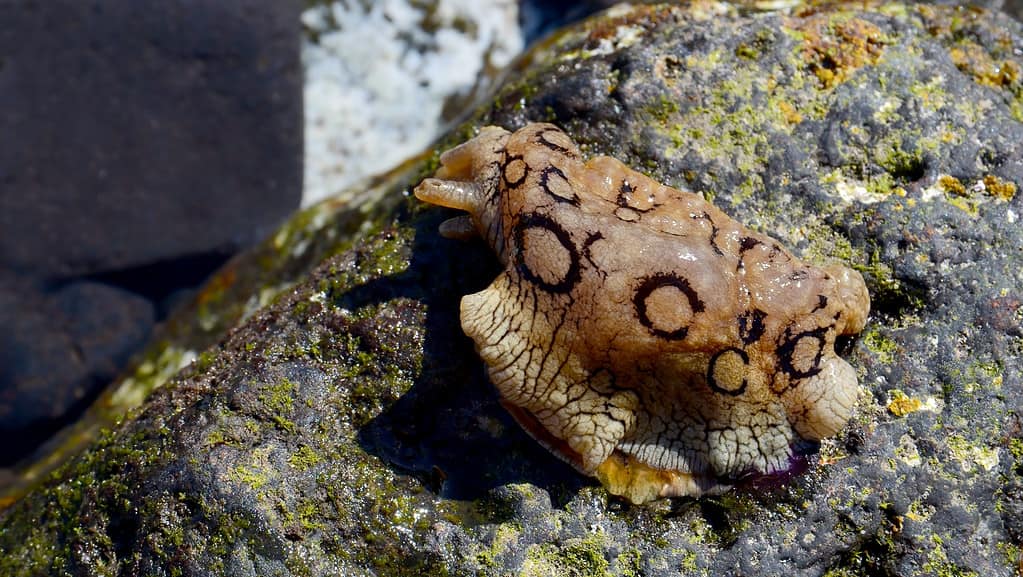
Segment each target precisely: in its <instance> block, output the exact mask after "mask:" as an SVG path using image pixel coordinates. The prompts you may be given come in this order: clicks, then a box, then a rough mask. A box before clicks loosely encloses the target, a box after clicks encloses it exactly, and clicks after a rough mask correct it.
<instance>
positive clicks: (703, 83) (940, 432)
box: [0, 3, 1023, 577]
mask: <svg viewBox="0 0 1023 577" xmlns="http://www.w3.org/2000/svg"><path fill="white" fill-rule="evenodd" d="M858 7H860V5H859V4H857V5H856V7H850V8H842V7H833V8H818V9H815V10H806V11H802V12H800V11H798V10H797V11H795V12H793V13H791V14H783V13H756V12H751V13H743V14H739V13H737V12H735V11H734V10H733V9H732V8H730V7H728V6H726V5H721V4H714V3H698V4H696V5H695V6H694V7H690V8H685V7H678V6H643V7H636V8H633V9H619V10H616V11H614V12H611V13H610V14H607V15H604V16H602V17H599V18H597V19H594V20H590V21H587V22H586V23H583V24H581V25H579V26H576V27H573V28H571V29H568V30H565V31H563V32H561V33H559V35H558V36H556V37H555V38H553V39H551V40H549V41H548V42H546V43H544V44H542V45H541V46H540V47H538V48H536V49H534V51H533V52H532V53H531V55H530V57H529V59H528V61H527V62H526V63H524V65H523V68H522V70H521V71H520V72H519V73H518V74H517V75H515V76H513V77H512V78H510V79H509V81H508V83H507V84H506V85H505V86H504V87H503V88H502V89H501V91H500V92H499V94H498V95H497V96H496V97H495V98H494V100H493V102H492V103H491V104H490V105H489V106H486V107H484V108H483V109H482V110H481V112H480V114H479V115H478V117H477V118H476V119H474V120H473V122H472V123H471V125H466V126H464V127H463V128H462V129H460V130H459V131H456V132H455V133H453V134H451V135H450V136H449V137H448V138H447V139H446V141H445V142H443V143H440V144H439V146H438V149H439V150H444V149H446V148H449V147H450V146H451V145H452V144H454V143H457V142H461V141H463V140H465V139H466V138H467V137H468V136H470V135H471V134H472V126H478V125H483V124H499V125H502V126H505V127H507V128H509V129H511V128H516V127H519V126H522V125H524V124H525V123H526V122H527V121H528V120H548V121H552V122H555V123H557V124H559V125H560V126H562V127H564V128H565V129H566V130H567V131H568V132H569V133H570V134H571V135H572V136H573V137H574V138H575V139H576V140H577V141H579V142H580V143H582V144H583V146H584V152H586V153H593V154H596V153H603V154H610V155H612V156H616V157H618V158H620V159H621V160H623V161H626V162H628V163H629V164H631V165H632V166H634V167H636V168H637V169H640V170H643V171H644V172H648V173H649V174H650V175H651V176H653V177H654V178H657V179H658V180H661V181H664V182H666V183H669V184H671V185H673V186H677V187H681V188H688V189H690V190H693V191H695V192H698V193H701V194H704V195H705V196H707V197H709V198H712V199H713V202H714V203H715V204H716V205H717V206H718V207H719V208H721V209H723V210H725V211H726V212H728V213H729V214H731V215H732V216H733V217H735V218H736V219H738V220H740V221H742V222H745V223H747V225H748V226H751V227H753V228H756V229H759V230H763V231H765V232H768V233H770V234H772V235H773V236H776V237H779V238H780V239H782V240H783V241H784V242H785V243H786V244H788V245H790V246H793V247H794V249H795V252H796V253H797V254H799V255H800V256H801V257H803V258H805V259H808V260H810V261H812V262H827V261H829V260H838V261H841V262H843V263H846V264H848V265H850V266H853V267H855V268H856V269H857V270H859V271H861V272H862V273H863V275H864V278H865V279H866V281H867V285H868V288H869V290H870V292H871V296H872V299H873V302H874V313H873V315H872V317H871V319H870V322H868V325H867V328H866V330H865V332H864V333H863V334H862V335H861V336H860V337H857V338H855V339H852V340H850V341H847V342H845V343H844V344H843V347H842V353H843V355H844V356H845V358H846V359H848V360H849V361H850V363H851V364H852V365H853V366H854V367H856V369H857V372H858V375H859V377H860V382H861V383H862V387H861V388H862V392H861V395H860V399H859V403H858V407H857V414H856V416H855V417H854V418H853V421H852V422H851V423H850V424H849V425H847V426H846V428H845V429H844V430H843V432H842V433H841V434H840V436H839V437H838V438H837V439H834V440H828V441H825V442H823V443H822V444H821V446H819V447H817V448H816V451H813V452H812V453H811V457H810V460H811V463H810V467H809V470H808V471H807V472H806V473H805V474H803V475H801V476H797V477H794V478H791V479H787V480H784V481H783V482H780V483H776V484H772V485H769V486H765V485H761V486H748V487H744V488H741V489H740V490H737V491H733V492H731V493H728V494H726V495H723V496H720V497H715V498H704V499H697V500H692V499H679V500H665V501H660V502H658V503H656V504H654V505H652V506H644V507H635V506H631V505H628V504H627V503H625V502H623V501H621V500H618V499H614V498H609V497H608V495H607V494H606V493H605V492H604V491H603V490H602V489H600V488H599V487H598V486H597V485H596V484H595V483H593V482H591V481H590V480H588V479H585V478H582V477H579V476H578V475H576V474H575V473H573V472H572V470H571V469H570V468H569V467H568V466H567V465H564V464H562V463H560V462H559V461H557V460H556V459H555V458H554V457H552V456H550V455H548V454H547V453H546V452H545V451H543V450H542V449H540V448H539V447H538V446H537V444H536V443H535V442H533V441H532V440H531V439H530V438H529V437H528V436H527V435H526V434H525V433H523V432H522V431H521V430H520V429H519V428H518V427H517V425H515V423H514V422H513V421H512V420H511V419H510V417H508V416H507V415H506V414H505V412H504V411H503V409H501V407H500V406H499V405H498V404H497V401H496V395H495V394H494V393H493V391H492V388H491V386H490V385H489V383H487V381H486V379H485V378H484V375H483V369H482V367H481V363H480V361H479V360H478V358H477V357H476V355H475V354H474V352H473V350H472V346H471V343H470V342H469V341H468V340H467V339H466V338H465V337H464V336H462V334H461V332H460V329H459V328H458V323H457V311H458V300H459V298H460V296H461V295H463V294H466V293H469V292H474V291H477V290H480V289H482V288H483V287H485V286H487V285H488V284H489V283H490V281H491V280H492V278H493V276H494V275H495V274H496V272H497V270H498V269H497V263H496V261H495V259H494V258H493V256H491V255H490V253H489V251H488V250H487V249H486V248H485V247H484V246H483V245H482V243H481V242H477V243H470V244H460V243H457V242H454V241H448V240H444V239H442V238H440V237H439V236H438V234H437V233H436V227H437V225H438V224H439V222H441V221H442V220H443V219H444V218H445V217H446V216H451V215H452V214H451V213H446V212H445V211H441V210H436V209H433V208H426V207H423V206H421V205H419V204H418V203H416V202H414V201H412V200H410V199H408V198H407V197H402V196H401V195H402V193H406V194H407V192H408V190H409V188H410V187H411V186H412V185H414V184H415V183H417V182H418V181H419V180H420V179H421V178H422V177H424V176H426V175H428V174H431V173H432V172H433V169H434V168H435V166H436V159H435V158H434V159H432V160H430V161H427V162H424V163H422V164H421V165H418V166H413V167H408V168H406V169H405V170H404V172H401V173H395V174H394V175H392V177H391V179H390V180H387V181H384V182H382V183H381V184H380V185H379V186H378V187H377V188H376V189H374V191H370V192H371V193H373V194H377V193H378V194H379V196H377V197H375V200H371V201H370V202H369V203H368V204H367V205H364V206H372V207H374V208H373V210H372V212H369V213H368V214H369V217H368V220H369V224H368V225H366V226H363V227H361V228H358V227H353V226H351V223H352V222H353V221H352V219H353V218H354V217H353V212H355V213H358V211H359V210H365V209H359V208H355V207H351V208H344V207H340V208H339V207H329V206H324V207H319V208H314V209H311V211H310V212H307V213H304V214H303V215H300V217H298V218H297V219H296V220H295V221H294V222H292V223H290V224H289V225H288V227H287V228H286V229H284V230H283V231H282V233H280V234H279V235H277V237H276V238H275V239H274V242H272V243H270V244H268V245H266V246H264V247H263V248H262V249H260V250H261V251H263V252H262V253H261V255H262V256H261V257H260V258H254V259H251V260H250V261H249V262H248V266H250V267H257V268H258V267H260V266H261V267H263V270H264V271H265V270H268V269H273V270H276V271H280V273H281V274H280V276H277V277H272V278H266V277H261V276H260V275H259V274H252V273H250V272H245V271H246V270H247V269H244V268H238V267H235V268H232V269H231V270H230V271H229V272H230V274H231V275H233V276H232V277H231V278H230V279H228V278H225V277H220V278H219V281H218V282H220V283H221V285H220V286H221V287H222V288H221V289H220V292H218V293H216V294H215V295H213V294H210V293H207V294H206V300H205V301H204V302H205V305H204V306H205V308H204V309H203V311H202V314H197V317H198V318H199V319H202V320H203V322H204V326H206V327H207V329H208V327H210V326H214V325H216V326H221V327H225V328H226V327H229V326H230V325H232V324H234V321H233V319H236V318H238V317H239V316H243V315H244V318H245V320H244V321H243V322H241V323H240V324H239V325H238V326H237V327H236V328H234V329H232V330H230V331H227V332H226V334H225V336H224V337H223V338H222V339H220V341H219V343H218V344H216V345H215V346H213V347H211V348H209V349H206V350H205V352H203V353H202V354H200V355H199V356H198V358H197V360H196V361H195V362H194V363H193V364H192V365H191V366H190V367H189V368H188V369H186V370H185V371H184V372H182V373H181V374H179V375H178V376H176V377H174V378H172V379H171V380H170V381H169V382H167V383H166V384H165V385H164V386H162V387H161V388H159V389H158V390H157V391H156V392H154V393H153V394H152V395H151V396H150V397H149V398H148V399H147V400H146V401H145V403H144V404H143V405H142V406H141V407H140V408H139V409H137V410H136V411H134V412H132V413H131V414H130V415H129V416H128V417H126V418H125V419H124V420H123V422H121V423H120V424H119V425H117V426H116V427H113V428H112V429H111V430H110V431H108V432H107V433H105V434H103V435H102V436H101V437H100V438H99V439H98V440H97V441H95V442H94V443H93V444H92V445H91V446H90V447H89V448H88V449H87V450H86V451H85V452H84V453H83V454H82V455H81V456H79V457H78V458H76V459H74V460H72V461H71V462H69V463H68V464H67V465H66V466H65V467H63V468H62V469H60V470H59V471H58V472H57V473H56V474H55V475H54V477H53V478H52V479H51V480H49V481H47V482H46V483H45V484H43V485H42V486H40V487H39V488H37V489H36V490H35V491H34V492H32V493H31V494H29V495H28V496H27V497H26V498H24V499H23V500H21V501H19V502H18V503H16V504H14V505H13V506H11V507H10V508H9V509H8V510H7V511H6V512H5V513H4V514H3V519H2V521H0V522H2V525H3V530H2V532H0V548H2V551H3V556H2V558H0V569H2V570H3V571H0V572H3V573H10V574H25V575H34V574H38V575H44V574H50V573H54V572H57V571H67V572H70V573H73V574H83V575H87V574H138V573H144V574H157V575H159V574H171V571H172V568H174V569H177V570H179V571H180V572H181V573H182V574H189V575H202V574H229V575H249V574H253V575H255V574H268V573H275V572H276V573H280V574H305V575H308V574H313V575H321V574H323V575H325V574H346V575H420V574H443V573H446V574H452V575H477V574H483V575H504V574H522V575H548V574H569V575H636V574H643V575H677V574H679V573H680V572H681V573H686V574H706V575H749V574H786V575H807V576H809V575H821V574H829V575H935V574H937V575H966V574H979V575H994V576H1005V577H1008V576H1011V575H1014V574H1016V572H1017V571H1018V563H1019V555H1020V547H1021V543H1020V532H1021V528H1020V525H1019V520H1018V519H1019V511H1020V499H1019V488H1020V486H1021V484H1023V432H1021V431H1023V422H1021V416H1020V414H1019V407H1020V406H1023V383H1021V381H1020V372H1021V371H1020V368H1021V367H1020V357H1021V354H1023V329H1021V323H1023V294H1021V293H1020V287H1021V286H1023V279H1021V277H1020V275H1021V273H1020V271H1021V270H1023V267H1021V266H1020V265H1021V262H1020V261H1021V259H1023V252H1021V248H1020V247H1023V238H1020V237H1021V233H1020V228H1019V226H1018V224H1017V222H1018V219H1019V215H1020V212H1021V202H1023V201H1021V200H1020V195H1019V194H1018V193H1017V190H1018V186H1019V185H1020V184H1021V183H1023V157H1021V154H1023V151H1021V149H1020V147H1019V144H1018V143H1019V142H1023V123H1021V120H1023V85H1021V79H1020V75H1019V71H1020V70H1021V66H1023V61H1021V57H1020V56H1019V55H1020V53H1021V52H1023V36H1021V28H1020V26H1019V25H1018V24H1017V23H1015V22H1014V21H1012V20H1009V19H1008V18H1007V17H1005V16H1004V15H1000V14H992V13H986V12H983V11H975V10H961V9H955V8H948V7H937V6H926V5H921V6H916V5H908V6H907V5H902V4H881V5H872V7H871V8H870V9H869V10H867V11H863V10H862V9H857V8H858ZM360 214H367V213H366V212H362V213H360ZM342 223H346V224H343V225H342ZM342 229H347V230H349V231H352V233H351V236H345V237H344V239H343V240H342V239H340V238H339V237H337V236H336V235H337V234H338V233H339V231H340V230H342ZM317 231H318V232H317ZM331 235H334V236H331ZM275 253H276V254H277V255H278V257H277V260H276V261H274V260H273V259H272V258H270V256H269V255H271V254H275ZM321 260H322V263H321V264H319V265H314V264H313V263H316V262H320V261H321ZM296 262H301V263H305V264H303V265H302V266H298V265H294V264H286V263H296ZM239 266H241V265H239ZM310 266H312V267H313V272H311V273H306V272H304V271H305V270H307V269H308V268H309V267H310ZM242 278H252V279H259V278H262V280H263V282H262V284H259V285H253V286H251V287H250V289H249V290H250V294H256V293H257V292H258V291H259V290H260V289H261V288H262V289H263V291H264V292H266V291H268V290H269V289H267V288H266V287H278V290H277V291H276V292H273V293H271V294H276V296H275V297H273V296H264V297H263V298H261V299H256V301H257V302H261V303H262V302H266V303H268V304H267V306H265V307H262V308H258V309H257V308H256V307H255V306H253V305H251V304H250V305H247V306H246V307H240V306H239V305H238V302H239V301H246V302H250V303H251V299H249V298H248V297H245V296H244V294H245V293H244V291H242V290H241V289H237V292H232V291H234V290H235V289H232V288H226V289H225V288H223V287H231V286H232V283H238V282H240V281H239V280H237V279H242ZM231 279H234V280H231ZM292 281H294V282H293V283H292ZM235 286H237V285H235ZM232 295H233V296H232ZM228 296H230V297H231V298H227V297H228ZM243 309H244V311H243ZM218 311H219V312H218ZM218 314H219V315H220V316H218ZM187 332H188V331H187V330H184V331H183V334H185V333H187ZM159 354H160V353H159V351H154V352H151V355H152V358H153V359H158V358H159ZM155 362H156V360H154V363H155Z"/></svg>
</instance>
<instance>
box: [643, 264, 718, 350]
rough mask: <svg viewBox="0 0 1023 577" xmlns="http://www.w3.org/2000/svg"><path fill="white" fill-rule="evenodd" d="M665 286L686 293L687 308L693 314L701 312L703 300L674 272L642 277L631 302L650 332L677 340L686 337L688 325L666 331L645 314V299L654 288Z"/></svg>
mask: <svg viewBox="0 0 1023 577" xmlns="http://www.w3.org/2000/svg"><path fill="white" fill-rule="evenodd" d="M667 286H670V287H675V288H677V289H678V290H679V291H681V292H682V294H684V295H686V299H688V300H689V309H690V310H691V311H693V315H696V314H699V313H702V312H703V310H704V306H703V301H701V300H700V297H699V295H697V294H696V291H695V290H693V287H691V286H689V281H687V280H686V279H684V278H682V277H680V276H678V275H676V274H674V273H657V274H655V275H653V276H649V277H647V278H645V279H643V282H641V283H640V285H639V288H637V289H636V295H635V296H634V297H633V298H632V304H633V306H635V307H636V316H637V317H639V322H640V324H642V325H643V326H644V327H646V328H647V330H649V331H650V333H651V334H653V335H654V336H658V337H661V338H662V339H667V340H671V341H678V340H682V339H684V338H686V334H688V333H689V325H686V326H684V327H679V328H677V329H675V330H673V331H666V330H663V329H659V328H657V327H655V326H654V323H653V321H651V320H650V317H649V316H648V315H647V310H646V299H647V298H649V297H650V295H651V294H653V292H654V291H655V290H657V289H659V288H661V287H667Z"/></svg>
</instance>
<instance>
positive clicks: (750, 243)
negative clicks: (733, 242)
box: [739, 236, 764, 255]
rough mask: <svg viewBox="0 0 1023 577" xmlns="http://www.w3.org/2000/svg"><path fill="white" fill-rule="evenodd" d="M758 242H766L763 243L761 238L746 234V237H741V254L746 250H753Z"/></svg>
mask: <svg viewBox="0 0 1023 577" xmlns="http://www.w3.org/2000/svg"><path fill="white" fill-rule="evenodd" d="M758 244H764V243H762V242H760V241H759V240H757V239H755V238H753V237H752V236H744V237H742V238H740V239H739V254H740V255H742V254H743V253H744V252H746V251H748V250H752V249H753V247H755V246H757V245H758Z"/></svg>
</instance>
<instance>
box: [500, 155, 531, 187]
mask: <svg viewBox="0 0 1023 577" xmlns="http://www.w3.org/2000/svg"><path fill="white" fill-rule="evenodd" d="M516 161H518V162H521V163H522V177H520V178H519V179H518V180H516V181H515V182H512V181H510V180H508V167H510V166H511V165H512V163H513V162H516ZM528 175H529V165H528V164H526V161H525V160H523V158H522V155H521V154H520V155H518V156H509V157H508V158H506V159H505V161H504V164H503V165H502V166H501V178H502V179H503V180H504V184H505V186H506V187H508V188H517V187H519V186H521V185H522V183H523V182H526V176H528Z"/></svg>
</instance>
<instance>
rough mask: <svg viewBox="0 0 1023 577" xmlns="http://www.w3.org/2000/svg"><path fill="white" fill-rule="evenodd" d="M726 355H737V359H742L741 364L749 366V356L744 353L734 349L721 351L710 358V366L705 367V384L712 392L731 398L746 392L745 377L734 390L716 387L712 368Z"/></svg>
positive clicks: (716, 383)
mask: <svg viewBox="0 0 1023 577" xmlns="http://www.w3.org/2000/svg"><path fill="white" fill-rule="evenodd" d="M726 353H736V354H738V355H739V358H740V359H742V364H743V365H746V366H748V365H749V355H747V354H746V351H744V350H742V349H739V348H736V347H729V348H727V349H722V350H720V351H718V352H716V353H714V356H713V357H711V358H710V364H709V365H707V384H708V385H709V386H710V388H711V389H712V390H713V391H714V392H717V393H721V394H723V395H731V396H733V397H737V396H739V395H741V394H743V393H744V392H745V391H746V377H743V379H742V383H741V384H740V385H739V387H738V388H737V389H734V390H732V389H726V388H724V387H722V386H720V385H718V382H717V379H715V378H714V366H715V365H716V364H717V362H718V360H720V359H721V357H722V356H723V355H724V354H726Z"/></svg>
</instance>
